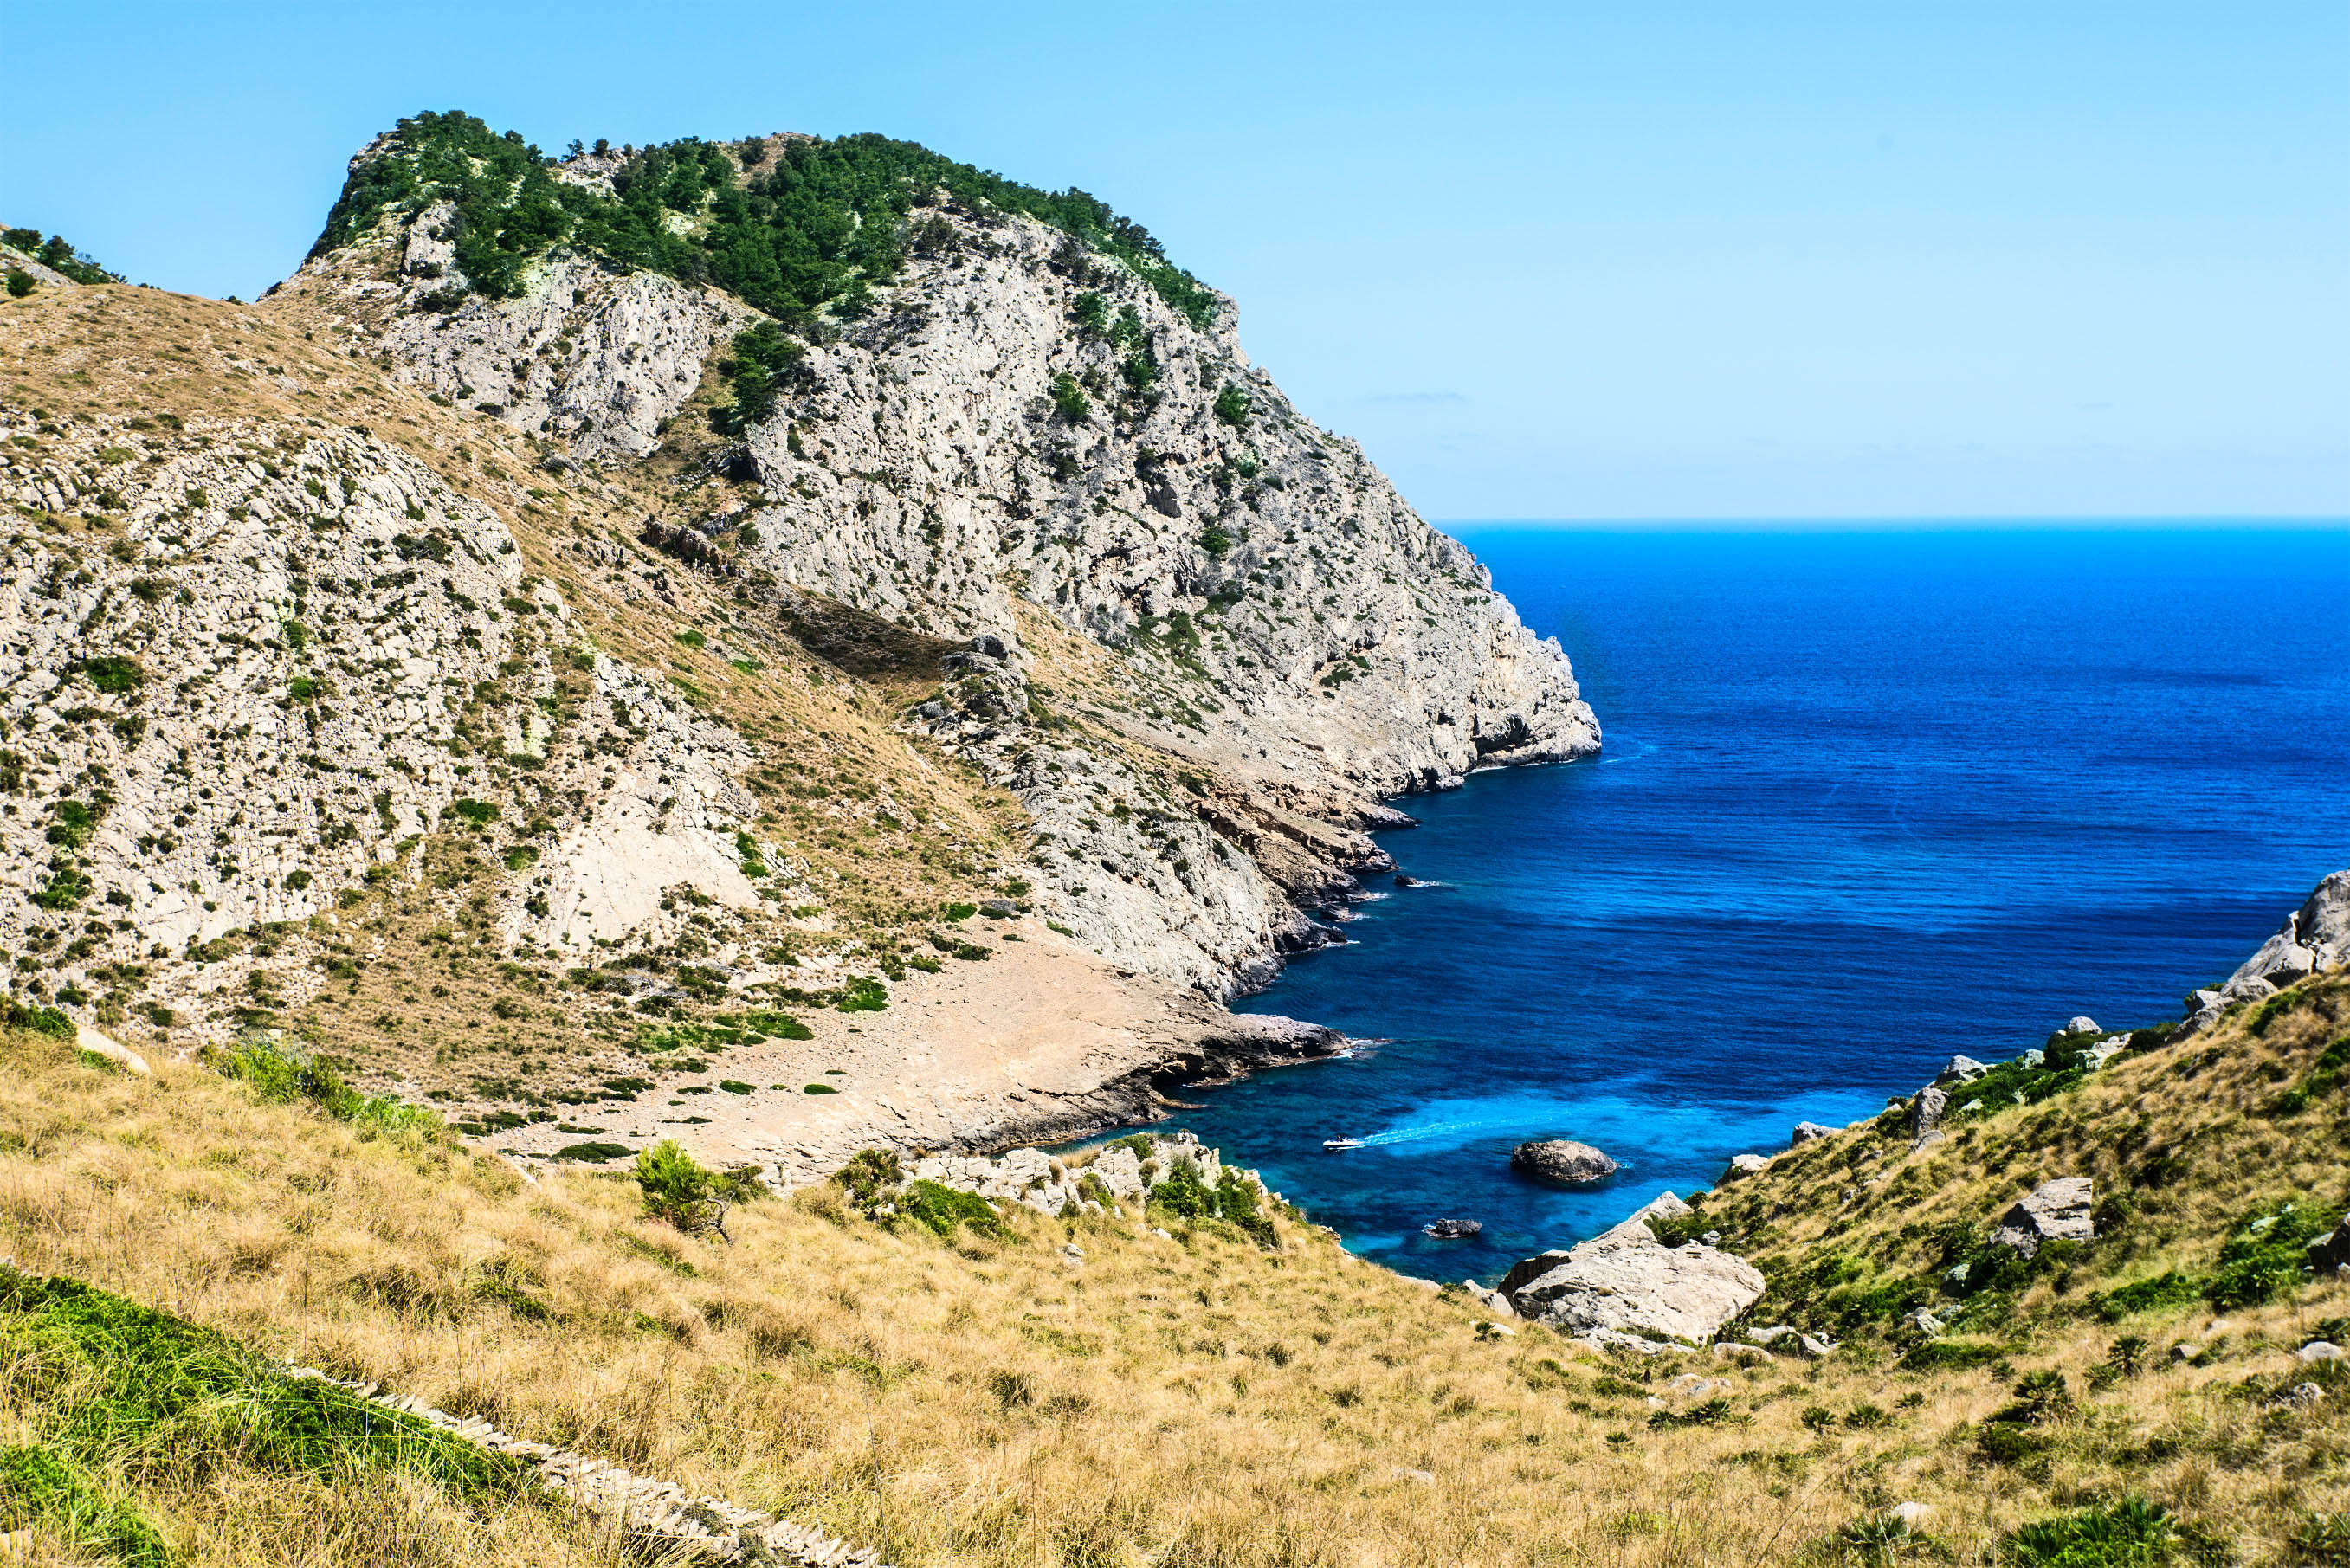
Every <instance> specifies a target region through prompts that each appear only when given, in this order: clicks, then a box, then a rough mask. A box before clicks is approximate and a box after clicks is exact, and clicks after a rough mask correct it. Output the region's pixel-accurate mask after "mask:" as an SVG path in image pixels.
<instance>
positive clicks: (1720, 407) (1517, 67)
mask: <svg viewBox="0 0 2350 1568" xmlns="http://www.w3.org/2000/svg"><path fill="white" fill-rule="evenodd" d="M2345 80H2350V6H2345V5H2341V4H2340V3H2339V0H2327V3H2324V4H2265V3H2262V0H2243V3H2241V4H2236V5H2209V4H2202V5H2173V4H2166V3H2162V0H2136V3H2133V4H2126V5H2125V4H2091V3H2084V4H2072V3H2065V4H2055V5H2051V4H2048V3H2047V0H2038V3H2036V4H2032V5H2020V4H2008V3H2006V0H1977V3H1974V4H1969V5H1957V4H1950V5H1940V4H1929V5H1885V4H1883V0H1876V3H1873V4H1868V5H1803V4H1793V3H1782V4H1775V5H1752V4H1747V5H1730V4H1673V3H1671V0H1656V3H1644V4H1640V5H1620V4H1611V5H1582V4H1551V5H1498V4H1497V5H1449V6H1446V5H1427V4H1418V5H1384V4H1378V3H1356V4H1349V5H1279V4H1256V5H1224V4H1197V5H1185V6H1149V7H1143V6H1131V7H1129V6H1119V5H1090V6H1078V5H1035V4H997V5H968V4H964V5H911V4H898V5H854V4H847V3H838V0H837V3H835V4H832V5H825V6H822V7H801V6H796V5H789V4H770V5H756V6H751V5H701V6H691V7H687V6H665V5H647V4H643V3H642V0H639V3H637V4H632V5H612V4H606V3H604V0H567V3H565V4H561V5H451V4H443V3H441V0H411V3H408V4H402V5H374V4H364V3H361V4H345V5H335V6H321V5H316V4H303V5H284V4H274V3H251V0H248V3H245V4H239V5H203V4H198V5H188V4H185V3H182V4H177V5H159V4H145V3H139V4H109V3H107V0H81V3H78V4H75V5H46V6H43V5H33V4H31V3H30V0H15V3H14V4H12V5H9V6H8V8H7V12H6V18H5V29H0V87H5V101H6V102H7V103H8V105H9V112H8V113H7V115H6V117H5V124H0V215H4V216H5V220H6V221H7V222H9V223H16V224H33V225H37V226H39V227H41V228H43V229H47V230H56V231H60V232H63V233H64V234H67V235H68V237H70V238H71V239H73V240H74V241H75V242H76V243H78V244H80V245H82V246H83V247H84V248H85V249H87V250H88V251H90V252H91V253H92V254H95V255H96V256H98V257H99V259H100V260H102V261H104V262H106V263H107V264H108V265H111V266H114V267H116V268H117V269H118V270H121V271H124V272H127V273H129V274H130V276H131V277H132V278H134V279H136V280H140V281H146V282H152V283H155V284H158V285H161V286H168V287H173V288H182V289H188V290H192V291H197V292H203V293H210V294H229V293H236V294H240V295H242V296H245V297H247V298H250V297H251V296H253V295H254V294H255V292H257V291H258V290H259V289H261V288H263V287H265V286H267V285H268V284H269V283H270V282H272V281H274V280H275V279H276V278H278V277H280V276H283V275H285V274H286V272H288V271H290V270H291V269H292V268H293V267H295V266H296V265H298V264H299V262H300V260H301V257H302V255H303V253H304V252H305V251H306V250H307V247H308V245H309V243H310V241H311V240H312V239H313V238H314V237H315V235H316V234H317V229H318V226H319V223H320V222H321V220H322V219H323V218H324V216H325V213H326V211H327V208H328V204H329V203H330V202H332V200H333V198H334V194H335V192H336V190H337V189H338V186H339V184H340V182H341V179H342V172H343V163H344V161H345V159H346V158H347V157H348V154H349V152H350V151H352V150H353V149H355V148H356V147H358V146H359V144H361V143H362V142H363V141H365V140H367V139H368V137H369V136H370V135H372V134H373V133H374V132H375V131H377V130H381V129H384V128H386V127H388V126H389V125H390V123H391V121H392V120H394V119H397V118H399V117H400V116H401V115H403V114H408V113H412V112H414V111H415V110H417V109H428V108H430V109H452V108H461V109H468V110H471V111H472V112H473V113H476V114H479V115H481V116H482V117H483V118H484V119H488V120H489V121H490V122H491V123H492V124H493V125H494V126H497V127H499V128H500V129H504V128H507V127H512V128H515V129H517V130H521V131H522V132H523V133H524V134H525V136H527V137H529V138H531V139H532V140H536V141H537V142H539V143H540V144H541V145H542V146H545V147H547V148H549V149H550V150H552V149H555V148H557V147H560V146H561V145H562V144H563V143H564V142H566V141H567V140H570V139H571V138H572V137H574V136H580V137H586V138H588V139H590V140H592V139H594V138H595V137H598V136H605V137H608V138H610V139H611V140H613V141H615V142H623V141H635V142H644V141H648V140H666V139H669V138H671V137H676V136H681V135H688V134H705V135H712V136H731V135H740V134H746V133H749V132H752V131H761V130H811V131H816V132H819V133H827V134H837V133H842V132H847V131H855V130H880V131H884V132H887V133H889V134H891V135H895V136H902V137H908V138H911V139H913V140H920V141H922V142H926V143H928V144H930V145H931V146H933V147H935V148H937V149H939V150H940V151H944V152H947V153H949V154H951V155H953V156H955V157H959V158H962V159H966V160H968V161H972V162H975V163H979V164H982V165H984V166H987V167H991V168H994V169H998V170H1000V171H1003V172H1004V173H1006V174H1010V175H1013V176H1014V177H1016V178H1020V179H1024V180H1026V181H1029V182H1034V183H1036V184H1040V185H1049V186H1055V187H1058V186H1063V185H1069V184H1075V185H1080V186H1083V187H1084V188H1086V189H1087V190H1089V191H1092V192H1095V193H1096V194H1097V195H1099V196H1101V197H1103V198H1105V199H1106V200H1107V201H1109V202H1111V203H1112V204H1113V205H1115V206H1116V207H1118V209H1119V210H1120V211H1122V212H1125V213H1128V214H1129V215H1131V216H1133V217H1135V218H1136V219H1138V220H1139V221H1140V222H1141V223H1145V224H1147V225H1148V226H1149V228H1150V229H1151V230H1152V231H1153V232H1154V233H1156V234H1159V236H1160V237H1161V238H1162V239H1163V240H1164V241H1165V242H1166V244H1167V246H1168V249H1169V251H1170V254H1172V255H1173V256H1174V257H1175V258H1176V259H1177V260H1179V261H1180V262H1181V263H1183V264H1184V265H1187V266H1189V267H1191V269H1192V270H1193V271H1194V272H1196V273H1198V274H1199V275H1201V277H1203V278H1205V279H1206V280H1207V281H1209V282H1211V283H1212V284H1215V285H1216V286H1219V287H1222V288H1224V289H1227V290H1229V291H1230V292H1232V294H1233V295H1235V296H1237V297H1238V298H1239V300H1240V302H1241V307H1242V335H1243V342H1244V343H1245V344H1246V345H1247V347H1248V348H1249V350H1250V352H1251V353H1252V355H1253V357H1254V358H1256V359H1257V360H1259V361H1260V362H1261V363H1263V364H1264V365H1266V366H1267V367H1268V368H1269V369H1271V370H1272V371H1273V372H1274V375H1275V376H1276V377H1277V378H1279V379H1280V380H1281V381H1282V383H1283V385H1284V387H1285V388H1286V389H1288V390H1289V392H1290V393H1291V395H1292V396H1293V397H1295V399H1296V400H1298V401H1299V402H1300V404H1301V405H1303V406H1304V407H1305V410H1307V411H1308V412H1309V413H1310V414H1312V415H1313V416H1314V417H1315V419H1317V420H1318V421H1321V422H1323V423H1324V424H1326V425H1328V426H1330V427H1331V428H1333V429H1336V430H1338V431H1343V432H1346V433H1347V434H1351V435H1355V436H1357V437H1359V438H1361V439H1362V441H1364V443H1365V444H1366V446H1367V448H1368V449H1369V451H1370V452H1371V454H1372V456H1373V457H1374V458H1375V459H1377V460H1378V462H1380V463H1381V464H1382V465H1383V466H1385V467H1386V468H1387V469H1388V472H1390V473H1391V474H1392V475H1393V476H1394V477H1395V478H1396V480H1397V481H1398V483H1399V484H1401V486H1402V487H1403V489H1404V492H1405V493H1406V494H1407V495H1409V496H1410V497H1411V498H1412V499H1413V500H1414V501H1415V502H1416V503H1417V504H1419V507H1420V509H1421V510H1422V511H1423V512H1424V513H1426V514H1428V515H1430V517H1432V518H1438V519H1465V518H1484V519H1503V518H1703V517H1740V516H1781V517H1789V516H1796V517H1800V516H1830V517H1834V516H1844V517H1883V518H1901V517H1932V516H1963V515H1981V516H2033V517H2062V516H2098V515H2206V516H2210V515H2255V514H2266V515H2294V514H2300V515H2333V516H2340V515H2343V514H2350V175H2345V171H2346V170H2350V92H2345V90H2344V84H2345Z"/></svg>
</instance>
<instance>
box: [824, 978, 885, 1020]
mask: <svg viewBox="0 0 2350 1568" xmlns="http://www.w3.org/2000/svg"><path fill="white" fill-rule="evenodd" d="M833 1005H834V1006H836V1007H837V1008H839V1009H840V1011H841V1012H881V1011H882V1010H883V1009H885V1008H887V1007H888V1006H889V987H888V986H886V985H883V984H882V983H881V981H880V979H879V977H878V976H875V975H869V974H860V975H857V976H854V977H852V978H851V979H850V981H849V982H848V984H847V986H845V987H843V988H842V990H841V993H840V1000H839V1001H838V1002H835V1003H834V1004H833Z"/></svg>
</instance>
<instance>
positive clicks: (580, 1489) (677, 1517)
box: [287, 1366, 886, 1568]
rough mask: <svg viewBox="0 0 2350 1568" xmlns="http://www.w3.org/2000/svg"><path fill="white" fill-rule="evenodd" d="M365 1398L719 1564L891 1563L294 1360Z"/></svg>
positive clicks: (834, 1567) (304, 1371)
mask: <svg viewBox="0 0 2350 1568" xmlns="http://www.w3.org/2000/svg"><path fill="white" fill-rule="evenodd" d="M287 1371H288V1373H289V1374H290V1375H291V1376H296V1377H315V1378H317V1380H318V1381H320V1382H322V1383H331V1384H333V1385H335V1386H337V1387H338V1388H343V1389H348V1391H349V1392H351V1393H352V1394H355V1395H357V1396H358V1397H360V1398H362V1399H367V1400H370V1401H372V1402H373V1403H375V1404H378V1405H381V1406H384V1407H387V1408H389V1409H393V1410H399V1411H402V1412H404V1413H405V1414H408V1415H411V1416H414V1417H417V1418H418V1419H419V1420H423V1421H429V1422H431V1423H432V1425H433V1426H435V1427H438V1428H442V1430H444V1431H447V1432H450V1433H453V1434H454V1435H456V1436H457V1437H461V1438H464V1439H466V1440H467V1441H468V1442H473V1443H478V1444H480V1445H481V1446H482V1447H483V1448H484V1449H489V1450H490V1451H491V1452H492V1453H497V1454H512V1455H515V1456H516V1457H518V1458H520V1459H524V1460H525V1461H527V1462H528V1463H529V1464H530V1466H531V1468H532V1470H533V1472H534V1473H535V1474H536V1477H537V1479H538V1480H539V1481H540V1482H541V1483H542V1484H544V1485H546V1486H548V1487H551V1488H553V1489H554V1490H556V1491H559V1492H561V1493H563V1494H564V1495H565V1496H567V1497H568V1498H569V1499H570V1500H571V1501H573V1502H574V1503H577V1504H578V1505H579V1506H581V1507H583V1508H591V1509H595V1510H597V1511H599V1512H618V1513H619V1514H620V1516H621V1518H622V1520H623V1521H624V1522H625V1524H626V1525H627V1527H628V1528H629V1530H631V1531H632V1532H636V1533H638V1534H639V1535H643V1536H650V1537H654V1538H657V1539H658V1540H660V1541H661V1542H675V1543H679V1544H683V1545H688V1546H691V1547H694V1548H697V1549H698V1550H699V1551H700V1552H701V1554H702V1557H704V1558H705V1559H706V1560H708V1561H710V1562H712V1563H789V1564H799V1565H806V1568H886V1564H883V1563H881V1561H880V1560H879V1558H878V1557H876V1556H875V1555H874V1554H873V1553H872V1552H868V1551H865V1550H863V1549H861V1548H858V1547H852V1546H850V1545H849V1544H848V1542H846V1541H842V1540H839V1539H837V1537H834V1536H829V1535H827V1534H826V1533H825V1532H822V1531H820V1530H816V1529H812V1528H810V1527H808V1526H806V1525H804V1524H795V1523H793V1522H792V1521H790V1520H787V1519H777V1518H775V1516H774V1515H772V1514H765V1513H760V1512H758V1511H755V1510H754V1509H748V1508H743V1507H741V1506H739V1505H737V1504H735V1503H732V1502H728V1501H725V1500H724V1499H723V1498H714V1497H693V1496H691V1495H689V1494H688V1493H687V1492H686V1491H685V1490H684V1489H682V1488H681V1487H680V1486H678V1485H677V1483H676V1482H674V1481H665V1480H655V1479H654V1478H652V1477H650V1476H640V1475H635V1474H632V1473H631V1472H629V1471H628V1470H625V1469H621V1468H620V1467H619V1466H618V1465H612V1464H607V1463H606V1462H605V1461H603V1460H602V1459H590V1458H588V1457H587V1455H585V1454H577V1453H573V1452H571V1451H569V1450H568V1449H556V1448H550V1447H549V1446H548V1445H546V1444H545V1443H534V1442H529V1441H526V1440H525V1439H523V1438H512V1437H508V1436H507V1435H506V1434H505V1433H504V1432H501V1431H499V1430H498V1429H497V1428H495V1427H493V1426H491V1425H490V1424H489V1423H488V1422H487V1421H484V1420H483V1419H482V1418H481V1417H478V1416H452V1415H450V1414H449V1413H448V1412H447V1411H446V1410H436V1409H434V1408H433V1407H432V1406H430V1405H427V1404H425V1403H424V1401H422V1400H421V1399H418V1398H416V1397H413V1396H411V1395H407V1394H387V1393H385V1392H383V1390H382V1388H381V1387H380V1386H379V1385H377V1384H373V1383H347V1382H345V1381H344V1380H343V1379H341V1378H339V1377H330V1376H328V1375H327V1374H326V1373H324V1372H321V1371H319V1370H317V1368H316V1367H312V1366H289V1367H288V1368H287Z"/></svg>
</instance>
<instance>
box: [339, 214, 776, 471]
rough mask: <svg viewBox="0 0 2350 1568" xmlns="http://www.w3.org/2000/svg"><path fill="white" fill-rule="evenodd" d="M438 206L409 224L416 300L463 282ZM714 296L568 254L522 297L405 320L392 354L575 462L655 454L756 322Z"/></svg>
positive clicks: (413, 313) (424, 381) (419, 377)
mask: <svg viewBox="0 0 2350 1568" xmlns="http://www.w3.org/2000/svg"><path fill="white" fill-rule="evenodd" d="M435 211H436V209H433V208H427V209H426V210H425V211H424V212H423V213H420V214H418V216H417V218H416V221H415V222H414V223H411V224H410V225H409V227H408V229H407V231H406V235H405V239H404V242H403V245H402V253H401V254H402V271H403V273H404V275H406V276H407V277H408V278H409V279H411V280H412V281H411V284H410V294H409V297H410V299H411V301H415V300H427V301H429V300H431V299H432V298H433V297H435V296H442V297H445V295H444V294H442V291H445V290H447V289H449V288H450V287H451V286H452V283H451V281H450V280H452V279H455V278H457V277H458V276H459V275H458V274H457V273H456V271H455V265H454V262H453V260H452V259H450V256H449V255H448V254H446V253H448V252H449V251H450V248H451V247H450V246H448V245H447V244H444V243H440V242H436V241H435V240H434V239H433V238H432V234H433V232H434V229H435V226H436V225H435V222H434V214H435ZM755 318H756V317H755V316H754V313H753V312H752V311H751V310H749V309H748V308H747V307H745V306H743V305H741V304H739V303H737V302H736V301H734V300H733V299H730V298H728V297H727V296H725V295H723V294H720V293H718V292H717V291H716V290H714V289H705V288H697V287H694V286H691V285H689V284H683V283H680V282H678V281H677V280H676V279H674V278H670V277H664V276H662V275H660V274H659V273H649V272H638V273H629V274H627V275H622V276H617V277H616V276H615V275H613V273H612V271H611V269H610V268H608V267H606V266H603V265H599V264H598V263H597V262H596V261H595V260H594V259H593V258H591V257H587V256H582V255H574V254H568V253H564V252H557V253H556V254H552V255H550V256H549V257H548V258H547V259H546V262H545V263H544V264H543V265H542V267H541V270H540V272H539V274H538V276H537V277H536V281H535V284H534V286H533V287H532V288H531V289H530V291H529V292H528V293H527V294H525V295H524V296H521V297H519V298H516V299H504V300H498V301H495V302H490V301H485V300H481V299H478V298H476V299H473V300H472V301H470V302H468V303H466V304H464V305H463V306H458V307H457V308H456V309H454V310H453V311H450V312H443V311H440V310H435V309H432V308H429V307H428V308H424V309H421V310H419V309H415V308H413V307H412V306H411V309H410V310H407V311H404V312H401V313H400V314H399V315H397V316H394V317H392V318H391V320H390V327H389V330H388V331H387V332H386V333H385V335H384V347H385V348H387V349H388V350H389V351H390V354H391V355H392V357H393V358H394V360H395V361H397V363H398V365H399V367H400V373H401V374H402V375H403V376H404V377H405V378H406V379H409V380H411V381H413V382H415V383H416V384H418V385H420V386H422V387H424V388H426V389H428V390H431V391H432V392H434V393H437V394H438V395H440V396H441V397H443V398H446V399H448V400H450V401H451V402H452V403H455V404H457V405H458V406H460V407H463V408H471V409H474V410H479V411H480V412H483V413H486V414H494V415H496V416H497V417H499V418H501V419H503V420H504V421H506V422H507V423H509V424H512V425H515V426H517V427H519V428H521V429H524V430H529V431H544V432H545V433H547V434H550V435H556V436H560V437H563V438H565V439H567V441H569V442H570V449H571V452H572V455H573V456H575V457H581V458H594V457H630V458H634V457H642V456H644V455H645V454H646V453H648V452H651V451H652V450H653V448H654V447H655V446H656V445H657V444H659V441H660V427H661V424H662V422H663V421H667V420H668V419H670V418H671V417H672V416H673V415H675V414H676V413H677V411H678V410H679V409H680V408H681V407H683V406H684V403H685V401H686V400H687V399H689V398H691V396H693V394H694V391H695V390H696V389H698V388H699V387H700V386H701V385H702V367H703V365H704V364H705V363H707V361H708V360H709V358H710V356H711V353H712V349H713V348H718V347H719V346H721V345H722V344H723V341H724V340H725V339H726V338H727V337H731V336H732V335H733V333H735V332H738V331H740V330H741V329H742V328H743V327H745V326H747V325H748V324H749V323H750V322H751V321H753V320H754V319H755Z"/></svg>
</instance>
